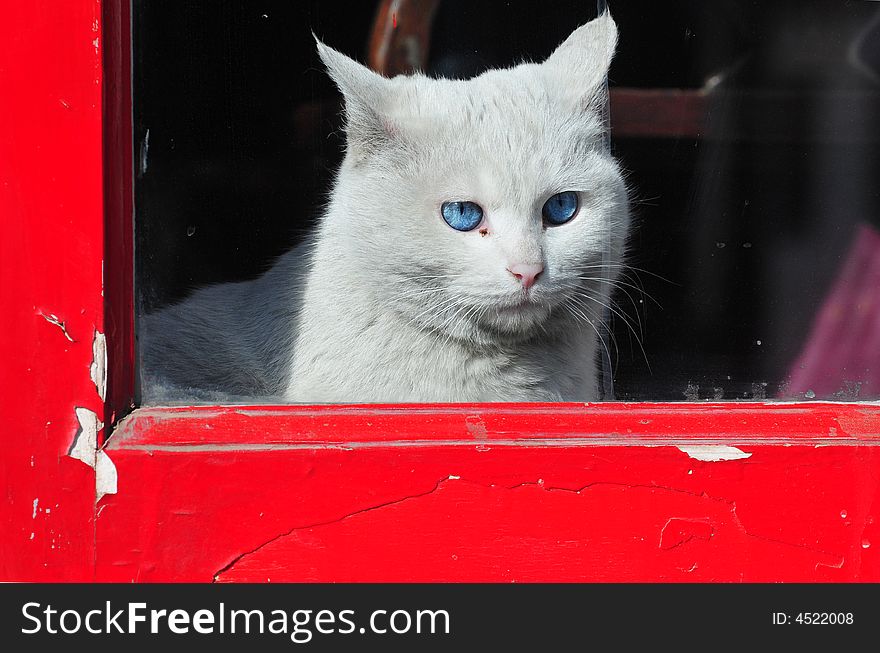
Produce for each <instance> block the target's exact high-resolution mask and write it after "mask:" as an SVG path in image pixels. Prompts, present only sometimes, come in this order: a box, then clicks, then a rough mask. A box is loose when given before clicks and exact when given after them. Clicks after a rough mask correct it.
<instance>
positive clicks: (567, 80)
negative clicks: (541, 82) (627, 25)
mask: <svg viewBox="0 0 880 653" xmlns="http://www.w3.org/2000/svg"><path fill="white" fill-rule="evenodd" d="M616 46H617V25H616V24H615V22H614V20H613V19H612V18H611V14H610V13H609V12H608V10H607V9H606V10H605V11H604V12H603V13H601V14H599V16H598V17H596V18H594V19H593V20H591V21H590V22H588V23H586V24H584V25H581V26H580V27H579V28H577V29H576V30H575V31H574V32H572V34H571V35H570V36H569V37H568V38H567V39H566V40H565V41H564V42H563V43H562V45H560V46H559V47H558V48H556V50H555V51H554V52H553V54H551V55H550V56H549V57H548V58H547V60H546V61H545V62H544V63H543V65H542V69H543V70H544V72H545V74H546V75H547V76H548V79H549V80H550V83H551V84H552V85H553V86H554V87H555V88H556V89H558V92H559V94H560V95H561V96H562V97H563V98H564V99H565V100H566V101H567V102H568V103H570V104H571V105H572V107H573V108H575V109H580V110H592V109H595V108H596V104H597V102H600V101H603V100H604V98H603V97H602V91H604V85H605V78H606V76H607V74H608V68H609V66H610V65H611V59H612V58H613V57H614V50H615V47H616Z"/></svg>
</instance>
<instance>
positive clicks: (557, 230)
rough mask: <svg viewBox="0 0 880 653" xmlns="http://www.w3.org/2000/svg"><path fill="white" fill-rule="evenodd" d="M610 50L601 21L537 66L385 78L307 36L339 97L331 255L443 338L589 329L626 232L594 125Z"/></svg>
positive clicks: (613, 173)
mask: <svg viewBox="0 0 880 653" xmlns="http://www.w3.org/2000/svg"><path fill="white" fill-rule="evenodd" d="M616 42H617V28H616V26H615V24H614V22H613V20H612V19H611V16H610V15H609V14H608V13H605V14H603V15H601V16H599V17H598V18H596V19H595V20H593V21H591V22H589V23H587V24H585V25H583V26H581V27H580V28H578V29H577V30H575V31H574V32H573V33H572V34H571V35H570V36H569V37H568V39H566V40H565V42H564V43H562V45H560V46H559V47H558V48H557V49H556V50H555V51H554V52H553V54H551V55H550V56H549V57H548V58H547V59H546V60H545V61H544V62H542V63H539V64H536V63H526V64H521V65H519V66H516V67H514V68H509V69H493V70H489V71H487V72H485V73H483V74H482V75H479V76H478V77H475V78H473V79H469V80H447V79H431V78H428V77H426V76H424V75H411V76H398V77H394V78H393V79H387V78H385V77H382V76H381V75H378V74H376V73H374V72H372V71H370V70H369V69H367V68H366V67H364V66H362V65H361V64H359V63H357V62H355V61H353V60H352V59H350V58H348V57H346V56H345V55H342V54H340V53H339V52H336V51H335V50H332V49H330V48H328V47H327V46H325V45H323V44H321V43H320V42H319V43H318V50H319V53H320V56H321V58H322V60H323V61H324V63H325V65H326V66H327V69H328V71H329V74H330V76H331V77H332V78H333V80H334V81H335V82H336V84H337V85H338V86H339V88H340V89H341V91H342V93H343V95H344V98H345V116H346V137H347V148H346V158H345V161H344V163H343V165H342V168H341V170H340V172H339V175H338V178H337V184H336V187H335V188H334V194H333V197H332V205H331V207H332V208H331V211H330V213H329V215H328V220H330V221H333V224H330V225H326V226H327V230H325V232H326V233H337V234H338V233H340V232H344V233H345V237H344V238H340V239H339V243H338V247H339V248H341V249H342V250H343V251H338V254H339V256H345V257H348V258H349V259H350V261H351V265H352V269H356V270H359V271H361V272H362V273H363V274H364V275H365V277H366V278H369V279H371V280H372V282H373V283H374V284H375V287H376V288H378V289H379V290H380V295H381V297H383V298H384V300H387V302H388V305H389V306H391V307H393V308H396V309H399V310H401V311H402V312H403V313H404V314H406V315H410V316H411V318H412V320H413V321H414V322H418V323H420V324H422V325H423V326H427V327H430V328H435V329H438V330H440V331H445V332H448V333H450V334H451V335H453V336H460V337H464V338H472V337H474V336H475V335H479V334H481V333H483V334H485V333H486V332H489V333H490V334H491V333H495V334H499V335H504V336H505V337H510V338H524V337H531V336H532V335H533V334H535V333H538V332H540V331H541V330H542V328H543V330H546V329H547V328H548V327H549V326H550V325H551V324H552V323H559V322H560V320H558V319H557V320H552V319H551V316H554V315H555V316H564V317H565V318H567V319H568V320H575V321H581V322H586V321H587V320H591V321H593V322H596V321H598V319H599V316H601V315H602V312H603V307H602V306H601V304H602V303H603V302H604V301H606V300H605V298H607V295H608V291H609V288H610V284H611V283H613V279H614V277H615V276H616V275H615V273H616V271H617V269H618V266H619V259H620V256H621V252H622V249H623V245H624V240H625V236H626V232H627V228H628V223H629V218H628V210H627V193H626V189H625V185H624V182H623V178H622V175H621V173H620V170H619V168H618V166H617V164H616V163H615V161H614V160H613V159H612V157H611V156H610V154H609V152H608V150H607V146H606V140H605V139H606V136H607V134H606V133H605V124H604V120H603V108H604V105H605V102H606V92H605V79H606V75H607V72H608V67H609V64H610V62H611V58H612V56H613V53H614V48H615V45H616ZM590 296H592V297H593V298H594V299H588V297H590Z"/></svg>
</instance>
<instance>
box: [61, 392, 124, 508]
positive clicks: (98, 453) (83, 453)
mask: <svg viewBox="0 0 880 653" xmlns="http://www.w3.org/2000/svg"><path fill="white" fill-rule="evenodd" d="M76 419H77V420H78V421H79V429H78V431H77V434H76V436H75V438H74V440H73V446H72V447H71V448H70V453H69V454H68V455H69V456H70V457H71V458H75V459H77V460H80V461H82V462H84V463H85V464H86V465H88V466H89V467H91V468H92V469H94V470H95V501H96V502H97V501H100V500H101V498H102V497H103V496H104V495H105V494H116V482H117V476H116V466H115V465H114V464H113V461H112V460H110V456H108V455H107V454H106V453H104V451H103V450H99V449H98V431H99V430H101V429H102V428H104V425H103V424H102V423H101V422H100V420H98V416H97V414H96V413H95V412H94V411H92V410H89V409H88V408H80V407H77V408H76Z"/></svg>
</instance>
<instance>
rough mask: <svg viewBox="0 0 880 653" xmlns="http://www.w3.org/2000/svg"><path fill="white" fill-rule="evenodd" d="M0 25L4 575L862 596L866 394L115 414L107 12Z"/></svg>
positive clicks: (127, 347)
mask: <svg viewBox="0 0 880 653" xmlns="http://www.w3.org/2000/svg"><path fill="white" fill-rule="evenodd" d="M2 13H3V14H4V20H3V21H0V75H2V83H0V88H2V89H7V90H4V91H3V92H4V93H5V94H6V95H5V97H3V98H2V100H0V305H2V306H3V307H4V310H5V311H6V317H5V319H4V320H2V321H0V324H2V326H0V329H2V338H0V360H2V361H3V367H2V376H0V397H2V399H0V401H2V405H0V414H2V419H3V425H4V426H5V427H6V429H5V438H6V440H5V442H4V445H5V446H4V453H3V456H2V460H0V477H2V479H3V481H4V487H5V489H6V501H4V502H3V503H2V506H3V508H2V511H3V512H2V514H0V523H2V528H3V530H2V533H0V541H2V542H3V543H4V548H3V552H2V555H0V579H3V580H55V581H57V580H97V581H205V582H209V581H516V582H529V581H792V582H794V581H798V582H800V581H862V582H864V581H872V582H876V581H878V580H880V556H878V548H880V526H878V517H880V449H878V444H880V406H878V404H877V403H876V402H875V403H826V402H809V403H691V404H688V403H680V404H661V403H626V404H623V403H604V404H592V405H582V404H502V405H495V404H484V405H425V406H370V407H364V406H332V407H321V406H317V407H316V406H311V407H309V406H303V407H283V406H252V407H220V406H218V407H195V408H192V407H181V408H135V409H134V410H132V408H133V402H132V398H133V396H134V367H133V363H134V338H133V319H134V314H133V301H132V221H131V219H132V199H131V198H132V192H131V190H132V189H131V176H130V174H129V171H130V170H131V119H130V115H131V106H130V65H131V64H130V58H129V43H130V33H129V29H130V28H129V12H128V3H127V2H125V1H123V0H105V1H103V2H100V1H98V0H69V1H67V2H64V3H56V2H50V1H49V0H42V1H37V0H34V1H33V2H28V3H12V4H11V5H10V6H9V7H6V8H4V9H3V12H2ZM9 89H11V90H9ZM96 334H97V337H96ZM101 335H103V336H104V338H105V340H106V366H105V365H104V353H103V350H102V347H101ZM105 373H106V378H107V389H106V393H104V392H103V383H102V378H103V375H104V374H105ZM92 417H94V421H91V422H90V419H91V418H92ZM98 422H101V423H106V424H108V426H107V427H106V428H104V429H103V430H100V429H99V427H100V424H98ZM104 433H107V435H108V437H107V439H106V442H104V443H103V445H101V446H100V447H98V448H96V446H95V445H96V444H99V445H100V444H101V441H100V440H90V437H92V436H95V437H100V436H103V435H104ZM71 454H72V455H71ZM96 470H97V471H96ZM114 484H115V487H114Z"/></svg>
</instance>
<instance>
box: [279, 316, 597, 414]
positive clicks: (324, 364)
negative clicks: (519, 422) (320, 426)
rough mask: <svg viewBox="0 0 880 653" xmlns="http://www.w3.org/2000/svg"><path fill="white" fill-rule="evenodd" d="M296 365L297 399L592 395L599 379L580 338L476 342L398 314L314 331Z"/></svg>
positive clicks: (293, 393)
mask: <svg viewBox="0 0 880 653" xmlns="http://www.w3.org/2000/svg"><path fill="white" fill-rule="evenodd" d="M585 344H586V343H585ZM292 364H293V369H292V374H291V377H290V378H291V382H290V385H289V388H288V392H287V393H286V394H287V396H288V398H289V399H291V400H295V401H335V402H338V401H346V402H351V401H353V402H376V401H378V402H386V401H390V402H430V401H438V402H447V401H449V402H467V401H560V400H589V399H590V398H591V393H590V390H589V389H590V388H592V386H593V385H594V383H593V381H594V374H593V369H592V367H593V366H592V364H591V362H590V353H589V352H588V351H586V350H584V349H583V348H581V347H579V346H577V343H571V342H564V343H553V344H551V343H541V342H531V343H524V344H522V345H520V346H508V347H482V348H476V347H473V346H466V345H465V344H464V343H461V342H459V341H455V340H450V339H447V338H444V337H443V336H441V335H438V334H434V333H427V332H424V331H420V330H417V329H413V328H407V327H405V326H404V325H401V324H400V323H399V322H398V321H397V320H395V319H394V318H393V317H392V316H382V317H379V318H377V317H375V316H374V317H373V318H371V319H369V320H364V321H362V322H361V321H359V320H358V319H357V316H349V319H348V320H346V321H340V322H337V323H336V324H335V325H334V326H331V325H324V328H323V329H322V330H321V331H320V332H319V331H318V330H317V329H311V330H307V331H306V332H305V333H303V334H302V337H301V338H300V339H299V342H298V346H297V348H296V351H295V353H294V360H293V362H292Z"/></svg>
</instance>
